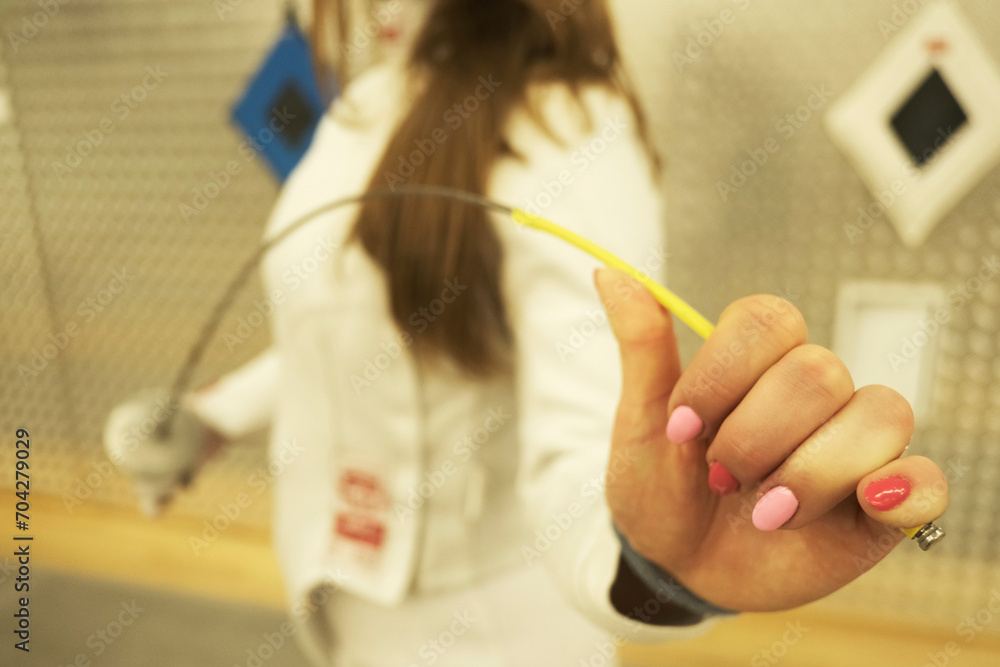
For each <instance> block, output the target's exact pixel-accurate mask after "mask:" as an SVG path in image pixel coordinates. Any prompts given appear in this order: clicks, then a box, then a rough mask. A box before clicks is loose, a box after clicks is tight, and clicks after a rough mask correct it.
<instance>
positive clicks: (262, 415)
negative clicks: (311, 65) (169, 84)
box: [196, 66, 707, 641]
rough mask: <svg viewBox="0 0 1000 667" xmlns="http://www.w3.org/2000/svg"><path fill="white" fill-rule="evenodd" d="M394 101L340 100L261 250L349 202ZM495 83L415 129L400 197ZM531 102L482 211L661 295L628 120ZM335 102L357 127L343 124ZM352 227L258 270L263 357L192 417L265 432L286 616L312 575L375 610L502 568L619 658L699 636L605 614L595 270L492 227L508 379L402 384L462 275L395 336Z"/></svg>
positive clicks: (367, 96)
mask: <svg viewBox="0 0 1000 667" xmlns="http://www.w3.org/2000/svg"><path fill="white" fill-rule="evenodd" d="M403 83H404V77H403V75H402V72H401V70H399V69H397V68H395V67H393V66H381V67H376V68H373V69H371V70H369V71H368V72H367V73H366V74H364V75H362V76H361V77H359V78H358V79H357V80H355V81H354V82H353V83H352V84H351V85H350V86H349V87H348V89H347V90H346V91H345V93H344V95H343V96H342V98H341V99H340V100H338V102H337V103H336V104H335V105H334V107H333V110H332V111H331V113H328V114H327V115H326V116H325V117H324V118H323V120H322V122H321V123H320V126H319V128H318V131H317V133H316V135H315V139H314V141H313V144H312V147H311V149H310V150H309V152H308V154H307V155H306V156H305V158H304V159H303V161H302V162H301V164H300V165H299V166H298V167H297V168H296V170H295V171H294V173H293V174H292V175H291V177H290V178H289V180H288V183H287V184H286V186H285V188H284V191H283V193H282V195H281V197H280V200H279V202H278V204H277V207H276V209H275V211H274V213H273V216H272V218H271V221H270V224H269V227H268V229H267V235H268V236H271V235H274V234H276V233H278V232H279V231H281V230H282V229H283V228H284V227H285V226H286V225H288V224H289V223H290V222H291V221H292V220H294V219H295V218H297V217H299V216H300V215H302V214H304V213H306V212H308V211H309V210H311V209H313V208H315V207H318V206H320V205H323V204H325V203H327V202H330V201H332V200H335V199H337V198H339V197H344V196H347V195H351V194H355V193H359V192H361V191H363V190H364V189H365V187H366V185H367V184H368V181H369V179H370V177H371V175H372V172H373V170H374V169H375V166H376V164H377V161H378V160H379V158H380V157H381V155H382V153H383V152H384V150H385V146H386V143H387V141H388V139H389V137H390V134H391V132H392V130H393V129H394V127H395V125H396V122H397V121H398V119H399V114H400V113H401V112H402V110H404V109H406V108H408V104H407V101H406V100H405V99H403V94H404V86H403ZM497 85H503V82H496V81H495V80H489V79H486V78H484V79H483V84H482V87H481V88H480V89H478V90H470V91H469V95H470V97H469V98H467V99H465V100H456V103H457V105H459V108H456V109H455V110H454V113H451V114H445V116H444V117H443V118H441V119H440V122H439V123H438V124H437V126H436V127H433V126H429V127H428V128H427V137H428V139H429V142H419V144H415V145H414V147H413V148H414V150H413V152H411V153H410V154H408V155H405V156H403V155H401V156H400V159H399V160H398V161H396V164H397V165H398V168H397V169H396V171H395V172H394V173H395V175H396V176H399V177H401V178H402V179H403V181H404V182H405V179H406V176H407V174H408V173H409V171H408V168H407V165H408V164H410V163H413V162H415V161H418V160H423V159H434V158H433V155H428V153H429V152H430V146H431V145H435V144H433V142H434V139H432V138H431V137H432V136H433V135H432V133H433V132H434V131H435V130H440V131H441V132H443V133H444V135H443V136H445V137H446V138H445V141H447V140H449V139H451V138H450V137H449V136H448V133H449V131H450V130H453V129H454V128H455V127H456V125H455V123H460V122H462V121H463V114H473V113H475V109H476V107H477V105H478V104H489V100H488V99H486V100H485V101H481V100H480V99H479V98H477V97H476V95H477V93H478V94H479V96H480V98H481V97H486V98H488V96H489V92H490V90H489V87H490V86H497ZM532 94H537V95H539V96H540V97H539V99H540V100H541V106H540V108H541V109H542V113H543V115H544V117H545V118H546V119H547V120H548V122H549V123H550V124H551V126H552V127H553V128H554V129H555V130H556V131H557V133H558V134H559V135H561V137H562V138H563V139H564V140H565V142H566V143H565V145H561V144H560V143H559V142H557V141H553V139H552V138H551V137H549V136H548V135H547V134H545V132H544V131H543V130H542V129H541V128H539V127H538V126H537V125H536V124H535V123H534V122H533V121H532V120H531V119H530V118H529V115H528V113H527V111H526V110H521V111H519V112H517V113H515V114H514V116H513V117H512V119H511V121H510V125H509V127H508V128H507V133H506V135H507V138H508V141H509V142H510V143H511V145H512V146H513V147H514V148H515V149H517V151H519V152H520V153H521V154H522V155H523V156H524V157H525V159H524V160H519V159H516V158H513V157H510V158H503V159H501V160H500V161H499V162H498V163H497V164H496V165H495V167H494V169H493V172H492V176H491V179H490V183H489V187H488V195H489V196H490V197H492V198H494V199H496V200H498V201H501V202H504V203H507V204H509V205H513V206H517V207H520V208H524V209H526V210H528V211H529V212H533V213H537V214H540V215H543V216H545V217H547V218H550V219H551V220H553V221H555V222H558V223H560V224H563V225H565V226H566V227H569V228H570V229H572V230H574V231H576V232H577V233H579V234H581V235H583V236H585V237H587V238H589V239H591V240H593V241H595V242H597V243H598V244H600V245H602V246H605V247H606V248H608V249H609V250H611V251H612V252H614V253H615V254H617V255H618V256H620V257H622V258H623V259H625V260H626V261H628V262H630V263H632V264H633V265H634V266H636V267H639V268H640V269H641V270H643V271H645V272H647V273H648V274H649V275H651V276H652V277H654V278H656V279H658V280H659V279H661V278H662V276H663V274H664V268H665V267H664V258H665V247H664V243H665V238H664V232H663V215H662V210H661V199H660V196H659V192H658V188H657V184H656V183H655V182H654V179H653V177H652V175H651V173H650V168H649V162H648V159H647V156H646V154H645V153H644V151H643V148H642V144H641V142H640V140H639V138H638V136H637V133H636V127H635V124H634V121H633V118H632V115H631V111H630V109H629V106H628V105H627V104H626V102H625V101H624V100H622V99H621V98H619V97H618V96H616V95H613V94H611V93H609V92H607V91H605V90H601V89H596V88H590V89H584V91H583V100H584V103H585V107H586V108H587V110H588V111H589V113H590V115H591V117H592V119H593V123H592V126H591V127H590V128H589V129H588V128H587V127H586V126H585V124H584V123H583V120H582V118H581V116H580V114H579V112H578V111H577V110H576V109H575V108H574V106H573V104H572V103H571V97H570V93H569V91H568V89H567V88H566V87H565V86H562V85H556V84H547V85H545V86H541V85H539V86H538V87H537V88H535V89H533V92H532ZM349 104H350V105H353V108H354V109H355V113H354V116H356V114H357V112H360V113H361V115H362V117H363V121H362V122H358V119H357V118H356V117H353V119H352V120H351V121H350V122H348V121H345V120H344V119H343V118H342V116H343V112H344V111H345V109H346V108H347V107H346V105H349ZM441 136H442V134H441V133H440V132H439V133H438V134H437V137H438V139H440V137H441ZM451 140H453V139H451ZM388 180H389V179H388V178H387V183H386V186H387V187H388V185H389V183H388ZM392 180H393V181H394V182H395V183H397V184H399V181H398V180H397V179H395V178H392ZM356 215H357V207H354V206H352V207H347V208H342V209H338V210H336V211H334V212H331V213H329V214H326V215H324V216H323V217H321V218H319V219H318V220H316V221H315V222H313V223H311V224H310V225H309V226H307V227H305V228H303V229H301V230H300V231H298V232H296V233H294V234H293V235H292V236H290V237H289V238H288V239H287V240H286V241H285V242H283V243H282V244H281V245H279V246H277V247H276V248H275V249H274V250H273V251H271V253H270V254H269V255H268V256H267V257H266V258H265V260H264V263H263V271H262V273H263V278H264V281H265V289H264V292H265V295H266V297H267V299H268V300H270V301H271V302H272V303H273V304H276V307H275V308H274V311H273V314H272V329H273V337H274V345H273V347H272V348H271V349H270V350H268V351H267V352H266V353H265V354H263V355H262V356H260V357H259V358H258V359H256V360H255V361H253V362H251V363H250V364H248V365H247V366H245V367H244V368H242V369H241V370H239V371H237V372H235V373H233V374H231V375H229V376H227V377H226V378H224V379H223V380H222V381H221V382H220V383H218V384H217V385H216V386H215V387H214V389H212V390H210V391H209V392H207V393H204V394H202V395H201V396H200V397H199V398H198V399H197V403H196V406H197V411H198V412H199V414H200V415H201V416H202V418H203V419H204V420H205V421H207V422H209V423H211V424H213V425H215V426H216V428H219V429H220V430H222V431H223V432H224V433H226V434H227V435H229V436H230V437H239V436H240V435H243V434H245V433H247V432H249V431H251V430H253V429H255V428H258V427H261V426H263V425H264V424H265V423H266V422H267V421H269V420H272V418H273V424H272V438H271V446H270V456H271V457H272V459H273V464H272V469H274V470H275V471H277V474H276V475H275V476H274V482H273V483H274V492H275V505H276V507H275V512H276V515H275V525H274V532H275V545H276V548H277V552H278V555H279V559H280V562H281V566H282V569H283V574H284V577H285V579H286V584H287V592H288V600H289V604H290V605H292V608H293V609H295V608H296V605H301V604H302V601H303V600H304V599H305V597H306V596H307V595H308V594H309V592H310V591H311V590H312V589H313V588H314V587H315V586H317V585H318V584H319V583H321V582H323V581H329V580H330V579H331V578H332V579H333V581H334V585H335V586H336V587H338V588H339V589H342V590H344V591H347V592H349V593H351V594H354V595H357V596H361V597H363V598H366V599H369V600H371V601H374V602H377V603H380V604H384V605H393V604H396V603H398V602H399V601H401V600H402V599H404V598H405V597H406V596H407V595H409V594H411V593H413V592H430V591H435V590H443V589H448V588H453V587H456V586H463V585H470V584H472V583H474V582H476V581H477V580H479V579H481V578H483V577H485V576H487V575H489V574H490V573H494V572H498V571H500V570H502V569H504V568H511V567H515V566H519V565H520V566H527V567H549V568H550V570H551V573H552V576H553V577H555V579H556V580H557V583H558V585H559V587H560V588H561V590H562V591H563V592H564V594H565V596H566V598H567V599H568V600H569V601H571V602H572V603H573V604H574V605H575V606H576V607H577V608H578V609H579V610H580V611H581V612H582V613H583V614H585V615H586V616H588V617H589V618H590V619H591V620H592V621H593V622H594V623H596V624H598V625H599V626H602V627H604V628H606V629H607V630H608V631H609V632H621V633H622V634H623V636H624V637H626V638H627V639H629V640H632V641H662V640H667V639H675V638H683V637H689V636H694V635H696V634H701V632H703V631H704V629H705V626H706V625H707V624H702V625H701V626H695V627H693V628H657V627H652V626H648V625H642V624H640V623H636V622H633V621H630V620H629V619H627V618H625V617H624V616H622V615H621V614H619V613H618V612H617V611H615V610H614V608H613V607H612V606H611V604H610V602H609V600H608V593H609V589H610V586H611V583H612V581H613V580H614V577H615V572H616V570H617V568H618V559H619V553H620V548H619V543H618V540H617V538H616V536H615V534H614V532H613V530H612V522H611V516H610V513H609V510H608V508H607V506H606V503H605V501H604V473H605V470H606V468H607V466H608V458H609V443H610V437H611V429H612V422H613V419H614V415H615V410H616V406H617V403H618V399H619V395H620V388H621V377H620V373H621V369H620V362H619V357H618V347H617V343H616V341H615V339H614V337H613V335H612V332H611V329H610V326H609V325H608V323H607V320H606V317H605V315H604V311H603V308H602V306H601V303H600V301H599V298H598V296H597V293H596V290H595V288H594V286H593V273H594V270H595V269H596V268H598V266H599V264H598V262H597V261H596V260H594V259H592V258H591V257H589V256H587V255H586V254H584V253H583V252H581V251H580V250H578V249H576V248H574V247H571V246H569V245H567V244H565V243H564V242H562V241H559V240H557V239H555V238H552V237H549V236H547V235H545V234H543V233H541V232H537V231H534V230H527V229H523V228H520V227H518V226H517V225H516V224H515V223H513V222H512V221H510V220H508V219H506V218H504V217H503V216H499V215H497V216H495V217H494V221H493V224H494V225H495V228H496V230H497V232H498V234H499V237H500V239H501V242H502V245H503V251H504V265H503V270H502V271H503V275H502V279H503V291H504V295H505V299H506V308H507V312H508V316H509V320H510V322H511V325H512V327H513V331H514V333H515V340H516V364H515V367H516V368H515V371H514V372H513V374H512V375H510V376H509V377H501V378H498V379H496V380H493V381H490V382H485V383H484V382H472V381H469V380H466V379H463V378H462V377H461V376H460V375H459V374H457V373H453V372H451V371H450V370H448V369H446V368H441V367H435V368H430V367H423V368H422V367H420V366H419V365H418V363H417V362H416V361H415V359H414V357H413V356H412V355H411V354H410V349H409V344H410V343H412V340H413V338H412V337H414V336H419V335H420V332H421V331H423V330H424V329H425V328H426V327H429V326H433V322H432V321H431V320H432V319H433V317H434V313H435V312H437V313H440V312H441V309H442V308H447V307H448V303H450V302H452V301H454V300H455V299H461V298H463V296H464V294H463V290H464V286H463V285H462V284H461V277H459V276H456V277H455V278H454V279H453V280H450V281H446V283H445V284H442V286H441V297H440V299H439V300H435V301H433V302H431V303H429V304H427V306H426V308H425V309H421V310H419V311H418V312H415V313H414V314H413V316H411V317H410V319H409V323H410V324H411V325H412V328H411V329H409V330H408V331H401V330H400V329H399V328H398V327H397V326H396V324H395V323H394V321H393V319H392V317H391V316H390V309H389V303H388V294H387V289H386V283H385V280H384V276H383V274H382V272H381V271H380V269H379V268H378V267H377V266H376V265H375V264H374V263H373V262H372V260H371V259H370V258H369V257H368V256H367V255H366V254H365V252H364V251H363V250H362V249H361V248H360V246H359V245H358V244H356V243H347V242H346V241H345V238H346V235H347V234H348V232H349V230H350V229H351V226H352V224H353V222H354V220H355V217H356ZM238 315H239V314H238V313H234V314H233V319H234V320H235V319H236V318H237V317H238ZM624 464H627V462H620V465H624ZM613 468H614V466H613Z"/></svg>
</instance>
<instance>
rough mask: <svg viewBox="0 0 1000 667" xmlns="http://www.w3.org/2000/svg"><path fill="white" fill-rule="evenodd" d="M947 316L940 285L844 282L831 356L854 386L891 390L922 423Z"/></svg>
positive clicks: (838, 299) (928, 411)
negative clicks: (842, 365) (840, 362)
mask: <svg viewBox="0 0 1000 667" xmlns="http://www.w3.org/2000/svg"><path fill="white" fill-rule="evenodd" d="M950 317H951V313H950V311H949V310H948V308H947V300H946V295H945V290H944V288H943V287H941V286H940V285H937V284H933V283H899V282H883V281H856V282H847V283H844V284H843V285H841V287H840V292H839V294H838V298H837V320H836V329H835V331H834V341H833V351H834V352H836V353H837V356H839V357H840V358H841V359H843V360H844V363H845V364H846V365H847V368H848V370H850V371H851V376H852V377H853V378H854V384H855V386H857V387H863V386H864V385H868V384H881V385H885V386H887V387H891V388H893V389H895V390H896V391H898V392H899V393H900V394H902V395H903V396H904V397H906V399H907V400H908V401H909V402H910V405H911V406H912V407H913V412H914V415H915V417H916V419H917V421H918V422H923V421H926V420H927V419H928V417H929V416H930V409H931V390H932V388H933V386H934V359H935V356H936V350H937V347H938V341H940V339H941V336H942V333H943V329H944V327H945V325H946V324H947V322H948V320H949V319H950ZM942 320H943V321H942Z"/></svg>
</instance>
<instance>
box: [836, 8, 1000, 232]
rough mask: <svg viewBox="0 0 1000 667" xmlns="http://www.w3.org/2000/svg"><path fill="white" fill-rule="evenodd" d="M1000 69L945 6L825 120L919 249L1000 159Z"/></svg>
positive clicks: (920, 22) (894, 47)
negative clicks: (943, 218)
mask: <svg viewBox="0 0 1000 667" xmlns="http://www.w3.org/2000/svg"><path fill="white" fill-rule="evenodd" d="M998 110H1000V72H998V71H997V67H996V64H995V63H994V62H993V60H992V59H991V58H990V55H989V53H988V52H987V51H986V49H985V48H984V47H983V45H982V42H981V41H980V40H979V38H978V37H977V36H976V33H975V31H974V29H973V28H972V26H971V25H970V24H969V22H968V21H967V20H966V19H965V18H964V17H963V16H962V14H961V13H960V12H959V10H958V9H957V8H955V6H954V5H952V4H951V3H950V2H947V1H946V0H942V1H939V2H935V3H933V4H931V5H929V6H928V7H927V8H926V9H925V10H924V11H923V12H921V13H920V14H919V15H918V16H916V17H915V18H913V19H912V20H911V22H910V25H908V26H907V28H906V29H905V31H904V32H902V33H900V34H899V35H898V36H897V37H896V39H894V40H893V41H892V42H891V43H890V44H889V46H888V47H887V48H886V49H885V51H883V52H882V54H881V55H880V56H879V57H878V59H877V60H876V62H875V63H874V64H873V65H872V66H871V68H870V69H869V70H868V71H867V72H866V73H865V74H863V75H862V76H861V78H860V79H859V80H858V81H856V82H855V83H854V84H853V85H852V86H851V88H850V89H849V90H848V91H847V92H846V93H845V94H844V95H843V96H842V97H841V98H840V99H838V100H837V101H836V102H835V103H834V104H833V105H832V106H831V108H830V111H829V112H828V113H827V115H826V118H825V121H826V128H827V131H828V132H829V133H830V136H831V137H832V139H833V140H834V142H835V143H836V144H837V145H838V146H839V147H840V149H841V150H842V151H843V152H844V153H845V155H847V157H848V159H850V160H851V162H852V163H853V164H854V166H855V168H856V169H857V170H858V172H859V173H860V174H861V176H862V178H863V179H864V181H865V183H866V184H867V185H868V187H869V188H870V189H871V191H872V194H873V195H874V196H875V197H876V198H877V199H879V200H880V201H881V202H882V204H883V205H884V206H885V208H886V212H887V215H888V217H889V219H890V220H891V221H892V223H893V224H894V225H895V227H896V229H897V231H898V232H899V236H900V238H901V239H902V241H903V243H904V244H906V245H907V246H909V247H917V246H919V245H920V244H922V243H923V242H924V240H925V239H926V238H927V236H928V234H930V233H931V231H932V230H933V229H934V226H935V225H936V224H937V223H938V221H939V220H940V219H941V218H942V217H943V216H944V215H945V214H946V213H948V211H949V210H951V208H952V207H954V206H955V205H956V204H957V203H958V202H959V201H960V200H961V198H962V197H963V196H965V195H966V193H968V192H969V190H970V189H971V188H972V187H973V186H975V185H976V184H977V183H978V182H979V180H980V179H982V178H983V176H984V175H985V174H986V173H987V172H988V171H989V169H990V168H991V167H992V166H993V165H994V164H996V162H997V160H998V159H1000V111H998Z"/></svg>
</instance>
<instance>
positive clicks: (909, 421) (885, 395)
mask: <svg viewBox="0 0 1000 667" xmlns="http://www.w3.org/2000/svg"><path fill="white" fill-rule="evenodd" d="M859 392H863V396H864V398H865V400H868V401H870V402H871V403H872V405H874V406H875V409H876V410H877V411H878V414H879V420H880V421H881V422H882V424H884V425H885V426H887V427H889V428H892V429H894V430H898V431H900V432H901V433H904V434H906V435H909V434H911V433H913V425H914V417H913V408H912V407H911V406H910V402H909V401H907V400H906V399H905V398H904V397H903V395H902V394H900V393H899V392H898V391H896V390H895V389H890V388H889V387H885V386H883V385H880V384H872V385H867V386H865V387H862V388H861V389H860V390H859Z"/></svg>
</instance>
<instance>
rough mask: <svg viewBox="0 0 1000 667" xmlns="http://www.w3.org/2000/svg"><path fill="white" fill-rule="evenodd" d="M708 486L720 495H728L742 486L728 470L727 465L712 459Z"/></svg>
mask: <svg viewBox="0 0 1000 667" xmlns="http://www.w3.org/2000/svg"><path fill="white" fill-rule="evenodd" d="M708 488H710V489H712V491H714V492H715V493H717V494H719V495H720V496H726V495H729V494H730V493H732V492H734V491H736V490H737V489H739V488H740V481H739V480H738V479H736V478H735V477H733V473H731V472H729V471H728V470H726V466H724V465H722V464H721V463H719V462H718V461H712V465H710V466H709V467H708Z"/></svg>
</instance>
